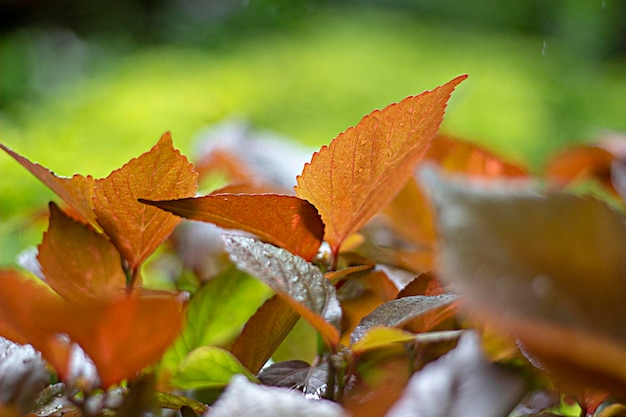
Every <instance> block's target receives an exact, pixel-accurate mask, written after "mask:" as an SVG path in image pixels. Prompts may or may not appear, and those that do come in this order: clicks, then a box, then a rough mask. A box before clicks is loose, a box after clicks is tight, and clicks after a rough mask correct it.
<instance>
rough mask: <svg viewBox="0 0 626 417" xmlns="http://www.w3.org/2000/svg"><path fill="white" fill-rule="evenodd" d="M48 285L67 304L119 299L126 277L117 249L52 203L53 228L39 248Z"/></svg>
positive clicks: (51, 220) (50, 227)
mask: <svg viewBox="0 0 626 417" xmlns="http://www.w3.org/2000/svg"><path fill="white" fill-rule="evenodd" d="M38 260H39V263H40V264H41V268H42V272H43V274H44V276H45V277H46V282H47V283H48V284H49V285H50V287H52V288H53V289H54V290H55V291H56V292H57V293H58V294H59V295H61V296H62V297H63V298H65V299H66V300H68V301H79V300H83V299H84V298H85V297H88V298H101V297H102V298H111V297H113V296H119V295H120V294H121V293H122V292H121V291H122V290H123V289H124V287H125V283H126V276H125V275H124V271H123V270H122V267H121V265H122V263H121V257H120V254H119V252H118V251H117V249H115V246H113V244H112V243H111V241H110V240H109V239H108V238H107V237H106V236H105V235H103V234H101V233H98V232H96V231H94V230H93V229H92V228H91V227H89V226H86V225H83V224H81V223H78V222H77V221H75V220H73V219H71V218H70V217H68V216H67V215H66V214H65V213H63V212H62V211H61V210H60V209H59V208H58V207H57V206H56V205H55V204H54V203H50V226H49V227H48V231H47V232H46V233H45V234H44V239H43V242H42V243H41V245H39V255H38Z"/></svg>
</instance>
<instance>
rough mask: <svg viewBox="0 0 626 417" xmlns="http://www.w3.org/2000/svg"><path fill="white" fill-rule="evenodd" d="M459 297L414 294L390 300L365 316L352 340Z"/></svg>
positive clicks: (407, 319)
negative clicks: (373, 329) (371, 330)
mask: <svg viewBox="0 0 626 417" xmlns="http://www.w3.org/2000/svg"><path fill="white" fill-rule="evenodd" d="M457 298H458V297H457V296H456V295H454V294H442V295H434V296H425V295H414V296H411V297H404V298H399V299H397V300H392V301H388V302H386V303H384V304H381V305H380V306H379V307H378V308H376V309H375V310H374V311H372V312H371V313H370V314H368V315H367V316H365V317H363V319H362V320H361V322H360V323H359V324H358V326H356V329H354V332H352V335H351V336H350V341H351V343H352V344H354V343H355V342H357V341H358V340H359V339H361V338H362V337H363V336H364V335H365V333H367V331H368V330H369V329H371V328H373V327H381V326H382V327H398V326H402V325H403V324H405V323H407V322H409V321H410V320H412V319H414V318H416V317H418V316H420V315H422V314H425V313H427V312H429V311H432V310H434V309H436V308H439V307H443V306H446V305H448V304H450V303H452V302H453V301H455V300H456V299H457Z"/></svg>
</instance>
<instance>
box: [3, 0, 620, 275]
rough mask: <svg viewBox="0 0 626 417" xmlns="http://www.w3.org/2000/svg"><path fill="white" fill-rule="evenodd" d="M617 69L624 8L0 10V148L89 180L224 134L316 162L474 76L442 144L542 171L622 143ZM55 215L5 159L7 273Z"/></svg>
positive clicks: (121, 0) (38, 6)
mask: <svg viewBox="0 0 626 417" xmlns="http://www.w3.org/2000/svg"><path fill="white" fill-rule="evenodd" d="M625 59H626V2H623V1H621V0H585V1H580V0H516V1H510V2H503V1H501V0H476V1H471V2H470V1H467V0H447V1H441V0H386V1H382V0H381V1H373V0H369V1H367V0H360V1H356V0H338V1H330V0H155V1H150V0H82V1H78V0H0V142H2V143H3V144H5V145H7V146H9V147H11V148H13V149H14V150H16V151H17V152H19V153H21V154H22V155H24V156H26V157H28V158H29V159H31V160H32V161H37V162H39V163H41V164H43V165H44V166H46V167H48V168H51V169H52V170H54V171H55V172H56V173H58V174H61V175H67V176H69V175H72V174H74V173H81V174H85V175H86V174H92V175H94V176H95V177H101V176H106V175H107V174H108V173H109V172H110V171H112V170H113V169H115V168H118V167H120V166H121V165H123V164H124V163H125V162H127V161H128V160H129V159H130V158H132V157H134V156H137V155H139V154H140V153H142V152H144V151H147V150H148V149H149V148H150V147H151V146H152V145H154V144H155V143H156V142H157V140H158V139H159V137H160V136H161V134H162V133H163V132H165V131H171V132H172V134H173V137H174V142H175V146H177V147H178V148H180V149H181V150H182V151H183V152H184V153H186V154H188V155H190V157H191V158H192V159H193V155H194V152H195V149H196V148H195V147H196V146H197V141H198V137H199V135H200V134H199V132H201V131H202V130H203V129H204V128H206V127H207V126H211V125H214V124H215V123H219V122H222V121H224V120H229V119H233V118H237V119H239V120H246V121H247V122H249V123H250V124H251V126H253V127H254V128H257V129H263V130H269V131H272V132H276V133H277V134H279V135H281V136H284V137H287V138H291V139H293V140H294V141H299V142H301V143H304V144H306V145H310V146H311V147H317V146H320V145H322V144H325V143H328V142H329V141H330V140H331V139H332V138H334V137H335V136H336V135H337V134H338V133H339V132H341V131H343V130H345V129H346V128H347V127H348V126H351V125H354V124H355V123H357V122H358V121H359V120H360V118H361V117H362V116H363V115H365V114H367V113H369V112H370V111H372V110H373V109H375V108H382V107H384V106H386V105H387V104H389V103H391V102H395V101H398V100H401V99H402V98H404V97H406V96H408V95H414V94H417V93H420V92H422V91H424V90H427V89H431V88H433V87H435V86H437V85H440V84H443V83H445V82H446V81H448V80H450V79H451V78H453V77H455V76H457V75H459V74H464V73H467V74H469V76H470V77H469V79H468V80H467V81H466V82H464V83H463V84H462V85H461V86H460V87H459V89H458V90H457V92H455V95H454V97H453V99H452V101H451V103H450V106H449V108H448V112H447V115H446V120H445V122H444V126H443V130H444V131H446V132H448V133H451V134H453V135H456V136H459V137H462V138H466V139H468V140H471V141H474V142H477V143H479V144H483V145H485V146H487V147H488V148H490V149H492V150H494V151H496V152H498V153H500V154H503V155H505V156H506V157H508V158H510V159H512V160H514V161H519V162H523V163H527V164H529V165H530V166H531V167H532V169H534V170H535V171H540V170H541V166H542V164H543V163H544V161H545V160H546V158H548V157H549V155H551V154H553V153H554V152H556V151H557V150H558V149H560V148H562V147H564V146H566V145H567V144H569V143H572V142H580V141H592V140H595V139H597V138H598V137H600V136H601V135H603V134H604V133H605V132H607V131H626V111H625V109H626V60H625ZM241 152H246V149H242V150H241ZM52 198H53V197H52V194H51V193H50V192H48V191H47V190H46V189H45V187H44V186H42V185H40V184H39V182H38V181H37V180H36V179H35V178H34V177H32V176H31V175H30V174H29V173H28V172H27V171H26V170H24V169H23V168H21V167H20V166H19V165H18V164H17V163H15V161H13V160H12V159H11V158H10V157H9V156H8V155H5V154H2V155H0V264H10V263H14V262H15V259H16V255H17V254H18V253H19V252H20V251H21V250H23V249H24V248H26V247H28V246H29V245H36V244H37V243H38V242H39V241H40V239H41V230H42V228H44V227H45V221H43V222H41V221H40V222H38V221H36V220H34V219H36V218H37V217H36V215H37V213H41V212H45V208H46V202H47V201H48V200H50V199H52Z"/></svg>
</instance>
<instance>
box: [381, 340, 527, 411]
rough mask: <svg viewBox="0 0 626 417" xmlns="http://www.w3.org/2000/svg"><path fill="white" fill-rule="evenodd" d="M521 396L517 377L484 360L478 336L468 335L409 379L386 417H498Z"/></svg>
mask: <svg viewBox="0 0 626 417" xmlns="http://www.w3.org/2000/svg"><path fill="white" fill-rule="evenodd" d="M525 392H526V390H525V387H524V381H523V380H522V379H521V378H520V377H518V376H516V375H515V374H513V373H511V372H508V371H506V370H504V369H501V368H498V367H497V366H496V365H493V364H490V363H488V362H487V361H486V360H485V359H484V357H483V356H482V353H481V351H480V343H479V338H478V335H476V334H475V333H472V332H469V333H466V334H465V335H464V336H463V337H461V339H460V341H459V344H458V345H457V347H456V349H454V350H452V351H451V352H450V353H448V354H447V355H445V356H443V357H441V358H440V359H438V360H436V361H435V362H432V363H431V364H429V365H427V366H426V367H425V368H424V369H422V370H421V371H420V372H417V373H415V374H414V375H413V377H411V380H410V381H409V384H408V386H407V387H406V390H405V393H404V394H403V396H402V397H401V398H400V399H399V400H398V401H397V402H396V404H395V405H394V406H393V407H392V408H391V410H389V412H388V413H387V415H386V417H409V416H420V417H430V416H432V417H435V416H466V417H502V416H506V415H508V413H509V411H511V409H513V407H514V406H515V405H516V404H517V403H518V401H519V400H520V399H521V398H522V396H523V395H524V393H525Z"/></svg>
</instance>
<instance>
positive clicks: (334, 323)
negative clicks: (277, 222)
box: [225, 236, 341, 344]
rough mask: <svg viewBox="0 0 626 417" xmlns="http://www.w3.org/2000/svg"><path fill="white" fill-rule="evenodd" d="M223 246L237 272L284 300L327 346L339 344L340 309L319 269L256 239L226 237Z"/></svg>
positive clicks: (334, 294) (329, 284)
mask: <svg viewBox="0 0 626 417" xmlns="http://www.w3.org/2000/svg"><path fill="white" fill-rule="evenodd" d="M225 243H226V250H227V251H228V253H229V254H230V257H231V259H232V260H233V262H234V263H235V264H236V265H237V266H238V267H239V268H240V269H242V270H244V271H246V272H248V273H250V274H252V275H254V276H256V277H257V278H259V279H260V280H261V281H263V282H265V283H266V284H267V285H269V286H270V288H272V289H273V290H274V291H276V292H277V293H278V294H279V295H281V296H282V297H284V299H285V300H286V301H287V302H288V303H289V305H291V307H292V308H293V309H294V310H296V311H297V312H298V313H300V314H301V315H302V316H303V317H304V318H305V319H307V320H308V321H309V322H310V323H311V325H312V326H313V327H315V328H316V329H317V330H318V331H319V332H320V333H321V334H322V335H323V336H324V337H325V338H326V339H327V340H328V341H329V342H330V343H332V344H336V343H338V341H339V330H338V329H339V328H340V326H341V307H340V305H339V301H338V300H337V295H336V291H335V287H333V285H332V284H331V283H330V282H329V281H328V279H326V278H325V277H324V275H323V274H322V272H321V271H320V270H319V268H317V267H316V266H314V265H312V264H310V263H308V262H306V261H305V260H304V259H302V258H300V257H298V256H295V255H293V254H291V253H290V252H289V251H287V250H285V249H280V248H277V247H276V246H272V245H270V244H267V243H263V242H260V241H258V240H255V239H251V238H247V237H243V236H226V237H225Z"/></svg>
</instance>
